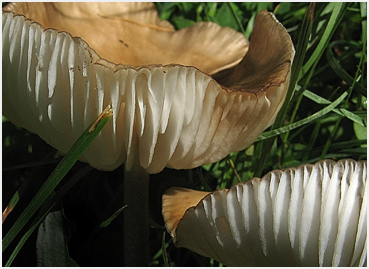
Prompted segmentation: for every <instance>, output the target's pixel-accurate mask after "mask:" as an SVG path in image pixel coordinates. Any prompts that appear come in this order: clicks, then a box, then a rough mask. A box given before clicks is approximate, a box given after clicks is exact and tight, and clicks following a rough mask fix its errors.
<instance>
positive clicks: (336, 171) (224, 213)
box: [162, 159, 367, 266]
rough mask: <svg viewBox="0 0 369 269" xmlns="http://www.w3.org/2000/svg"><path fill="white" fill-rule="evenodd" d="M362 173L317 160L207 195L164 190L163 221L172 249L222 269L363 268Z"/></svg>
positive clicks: (354, 166)
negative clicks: (210, 261) (288, 268)
mask: <svg viewBox="0 0 369 269" xmlns="http://www.w3.org/2000/svg"><path fill="white" fill-rule="evenodd" d="M366 169H367V167H366V161H360V162H356V161H353V160H349V159H346V160H341V161H338V162H337V163H336V162H333V161H331V160H323V161H320V162H317V163H316V164H314V165H311V164H308V165H302V166H299V167H297V168H289V169H286V170H275V171H272V172H269V173H268V174H267V175H265V176H264V177H263V178H261V179H260V178H254V179H252V180H249V181H247V182H246V183H239V184H237V185H235V186H233V187H232V188H231V189H229V190H227V189H220V190H216V191H215V192H213V193H210V194H209V193H207V192H199V191H193V190H188V189H184V188H171V189H169V190H167V191H166V193H165V194H164V195H163V210H162V213H163V217H164V221H165V225H166V227H167V230H168V232H169V233H170V234H171V235H172V237H173V239H174V243H175V245H176V246H177V247H186V248H188V249H190V250H192V251H194V252H197V253H199V254H200V255H203V256H206V257H211V258H213V259H215V260H217V261H219V262H221V263H224V264H226V265H228V266H363V265H365V264H366V260H367V253H366V236H367V228H366V225H367V191H366ZM195 204H197V205H196V206H194V205H195ZM183 212H185V213H184V214H183Z"/></svg>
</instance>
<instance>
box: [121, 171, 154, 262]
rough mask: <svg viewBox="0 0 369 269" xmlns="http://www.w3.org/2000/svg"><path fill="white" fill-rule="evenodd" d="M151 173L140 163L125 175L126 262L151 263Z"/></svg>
mask: <svg viewBox="0 0 369 269" xmlns="http://www.w3.org/2000/svg"><path fill="white" fill-rule="evenodd" d="M148 194H149V174H148V173H147V172H146V171H145V170H144V169H143V168H142V167H141V166H139V165H137V166H136V167H133V168H132V169H131V170H130V171H127V170H125V175H124V204H125V205H127V208H126V209H125V210H124V264H125V266H148V265H149V217H148V212H149V210H148V207H149V205H148V202H149V200H148Z"/></svg>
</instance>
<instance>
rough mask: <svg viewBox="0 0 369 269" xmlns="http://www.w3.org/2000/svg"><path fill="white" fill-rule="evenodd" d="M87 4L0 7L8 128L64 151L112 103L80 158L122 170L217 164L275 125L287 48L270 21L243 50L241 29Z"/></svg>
mask: <svg viewBox="0 0 369 269" xmlns="http://www.w3.org/2000/svg"><path fill="white" fill-rule="evenodd" d="M89 4H90V3H74V4H70V3H57V4H55V3H54V4H53V3H20V4H16V5H12V6H10V7H8V8H6V11H3V113H4V115H5V116H6V117H7V118H9V119H10V120H11V121H13V122H14V123H15V124H17V125H20V126H22V127H24V128H26V129H28V130H30V131H31V132H35V133H37V134H38V135H39V136H40V137H41V138H42V139H44V140H45V141H46V142H47V143H49V144H50V145H52V146H54V147H55V148H57V149H58V150H60V151H61V152H63V153H65V152H67V151H68V150H69V148H70V146H71V145H72V144H73V142H74V141H75V140H76V139H77V138H78V136H79V135H80V134H81V133H82V132H83V130H84V129H85V128H86V127H87V126H88V125H89V124H90V123H91V122H92V121H93V119H94V118H96V117H97V115H98V114H99V113H101V111H102V110H103V108H104V107H106V105H108V104H109V103H112V105H113V114H114V116H113V120H112V121H111V122H110V123H109V124H108V125H107V126H106V127H105V128H104V130H103V131H102V132H101V134H100V135H99V136H98V138H97V139H95V141H94V142H93V144H92V145H91V146H90V147H89V148H88V150H87V151H86V152H85V154H84V157H83V161H86V162H88V163H90V164H91V165H92V166H94V167H95V168H98V169H104V170H111V169H115V168H116V167H118V166H119V165H121V164H122V163H126V168H127V169H128V170H129V169H131V166H132V163H133V160H134V159H135V158H138V159H139V163H140V165H141V166H142V167H144V168H145V169H146V171H147V172H149V173H157V172H160V171H161V170H162V169H163V168H164V167H165V166H168V167H173V168H177V169H187V168H193V167H196V166H199V165H202V164H207V163H213V162H216V161H218V160H220V159H222V158H224V157H225V156H226V155H227V154H229V153H230V152H233V151H238V150H242V149H244V148H245V147H247V146H249V145H251V144H252V143H253V142H254V140H255V139H256V138H257V137H258V136H259V135H260V133H261V132H262V131H263V130H264V129H265V128H267V127H268V126H269V125H270V124H271V123H272V122H273V121H274V118H275V116H276V114H277V112H278V110H279V108H280V107H281V105H282V103H283V101H284V98H285V95H286V91H287V88H288V84H289V76H290V68H291V62H292V59H293V55H294V50H293V45H292V42H291V40H290V37H289V36H288V34H287V33H286V31H285V29H284V28H283V26H282V25H281V24H280V23H278V22H277V21H276V19H275V18H274V16H273V15H272V14H270V13H268V12H261V13H260V14H259V15H258V17H257V19H256V22H255V31H254V32H253V36H252V38H251V44H250V50H249V52H248V53H246V51H247V49H248V43H247V41H246V40H245V38H244V37H243V36H242V34H240V33H236V32H235V31H233V30H231V29H229V28H221V27H219V26H218V25H216V24H214V23H209V22H208V23H199V24H196V25H194V26H193V27H189V28H185V29H182V30H179V31H174V30H173V29H172V28H171V27H170V26H169V24H168V23H165V22H162V21H160V20H159V19H158V18H157V14H156V13H155V14H156V17H155V16H153V15H152V14H153V12H154V11H153V6H152V5H151V4H147V5H148V6H147V7H148V8H147V10H149V11H148V12H149V13H150V15H140V14H141V13H142V12H143V13H144V11H146V8H145V5H146V4H143V3H142V4H137V5H131V6H133V10H134V13H135V15H132V16H131V15H126V13H127V12H128V11H127V8H122V11H120V10H119V7H120V5H122V6H124V5H125V3H120V4H118V3H114V4H109V5H111V6H112V7H114V12H113V11H111V9H109V8H105V3H101V4H94V5H91V6H90V5H89ZM39 5H40V6H39ZM86 5H87V6H88V7H87V8H84V7H85V6H86ZM95 5H96V6H95ZM109 5H108V4H107V6H109ZM128 6H130V5H128ZM36 7H37V8H36ZM128 10H129V9H128ZM46 11H47V12H46ZM155 12H156V11H155ZM17 13H20V14H23V16H19V15H15V14H17ZM136 13H137V14H136ZM122 14H123V15H122ZM79 16H81V17H79ZM144 18H149V19H147V21H144V22H137V21H134V20H136V19H140V20H141V19H143V20H146V19H144ZM30 19H31V20H30ZM32 20H33V21H37V23H35V22H33V21H32ZM45 28H50V29H45ZM51 28H55V29H57V30H58V31H57V30H53V29H51ZM107 29H109V31H107ZM271 29H272V30H271ZM85 30H87V31H85ZM60 31H65V32H60ZM67 31H68V32H67ZM70 33H71V34H72V35H75V36H82V39H81V38H76V37H72V35H71V34H70ZM254 40H255V42H256V41H257V42H261V43H262V45H260V44H259V45H258V44H256V45H252V43H253V42H254ZM85 41H87V43H86V42H85ZM121 41H123V43H122V42H121ZM126 45H128V46H126ZM260 47H261V48H260ZM264 50H266V51H264ZM273 51H274V53H273ZM245 53H246V56H245V57H244V59H243V60H242V57H243V55H244V54H245ZM269 58H270V59H269ZM278 59H279V61H278ZM241 60H242V61H241ZM269 60H270V65H268V61H269ZM150 64H155V65H150ZM167 64H169V65H167ZM237 64H239V66H237ZM235 66H237V67H235ZM247 66H251V67H252V68H251V69H250V68H249V67H247ZM222 70H223V72H221V71H222ZM255 70H257V73H255V72H254V71H255ZM217 72H221V73H218V74H219V76H217V74H216V73H217ZM227 72H228V76H230V77H232V78H234V80H233V79H232V81H231V82H229V79H228V80H227V78H228V76H224V74H225V73H227ZM209 74H214V77H215V78H217V79H218V80H219V81H220V82H222V81H224V85H221V84H219V83H218V82H217V81H216V80H214V79H213V78H212V77H210V76H209Z"/></svg>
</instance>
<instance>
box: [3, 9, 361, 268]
mask: <svg viewBox="0 0 369 269" xmlns="http://www.w3.org/2000/svg"><path fill="white" fill-rule="evenodd" d="M308 6H309V3H282V4H278V3H249V2H247V3H192V2H191V3H171V2H166V3H157V8H158V12H159V15H160V17H161V18H162V19H165V20H169V21H170V22H171V23H172V24H173V25H174V26H175V27H176V28H177V29H179V28H182V27H186V26H190V25H193V24H194V23H196V22H198V21H214V22H216V23H218V24H220V25H221V26H228V27H232V28H234V29H236V30H237V31H240V32H243V33H244V34H245V36H246V37H250V35H251V32H252V28H253V22H254V19H255V16H256V14H257V12H258V11H259V10H262V9H267V10H269V11H272V12H273V11H274V13H275V15H276V17H277V18H278V20H279V21H280V22H281V23H282V24H283V25H284V26H285V27H286V29H287V31H288V32H289V34H290V35H291V38H292V40H293V42H294V44H295V47H296V48H298V47H299V46H300V47H303V46H301V42H303V40H304V39H305V40H307V48H306V55H305V56H304V54H305V49H303V50H302V51H297V54H296V59H295V62H299V61H300V62H301V63H302V68H301V70H300V69H299V68H298V67H296V64H295V65H294V68H295V70H294V72H295V74H296V88H295V91H294V94H293V96H292V99H291V101H290V103H289V105H288V107H287V109H286V114H285V116H284V118H281V119H280V122H279V123H278V124H275V125H274V126H273V127H272V128H274V130H271V129H268V130H266V131H265V132H264V134H263V135H262V136H261V137H260V138H259V140H258V141H257V142H256V143H254V145H252V146H251V147H249V148H248V149H245V150H244V151H241V152H237V153H232V154H230V155H229V156H228V157H226V158H225V159H224V160H222V161H220V162H218V163H215V164H212V165H207V166H204V167H200V168H196V169H193V170H190V171H175V170H170V169H166V170H164V171H163V172H161V173H160V174H157V175H153V176H151V180H150V223H151V230H150V250H151V255H152V260H151V265H153V266H163V265H172V266H219V264H218V263H217V262H215V261H213V260H211V259H207V258H204V257H201V256H199V255H197V254H195V253H193V252H191V251H189V250H187V249H177V248H175V247H174V245H173V243H172V241H171V239H170V236H169V235H168V234H167V233H166V232H165V228H164V224H163V220H162V217H161V195H162V194H163V192H164V191H165V190H166V189H167V188H169V187H171V186H185V187H189V188H194V189H202V190H215V189H218V188H229V187H230V186H232V185H234V184H236V183H237V182H239V181H246V180H249V179H250V178H252V177H254V176H263V175H264V174H265V173H267V172H268V171H270V170H273V169H280V168H287V167H292V166H298V165H301V164H304V163H314V162H316V161H318V160H321V159H324V158H330V159H334V160H339V159H343V158H352V159H355V160H362V159H366V156H367V155H366V152H367V126H366V123H367V112H366V110H367V97H366V94H367V93H366V85H367V69H366V68H367V67H366V62H367V59H366V56H367V54H366V52H367V50H366V41H367V36H366V33H367V26H366V22H367V10H366V3H316V6H315V10H314V20H313V21H312V24H311V35H309V27H307V28H306V27H304V26H303V25H302V21H303V19H304V16H305V14H306V12H307V10H308ZM299 42H300V44H298V43H299ZM340 98H341V99H342V100H341V99H340ZM332 103H333V105H332ZM2 131H3V133H2V135H3V136H2V142H3V181H2V182H3V183H2V184H3V201H2V202H3V210H4V208H5V207H6V205H7V204H8V203H9V201H10V199H11V197H12V196H13V194H14V193H15V192H16V191H17V190H18V189H19V188H20V186H22V187H21V188H20V189H19V193H20V194H21V199H20V201H19V203H18V205H17V207H16V208H15V210H14V211H13V212H12V213H11V214H10V215H9V217H8V219H7V221H6V222H5V223H4V225H3V234H5V232H6V231H7V230H9V228H10V226H11V224H12V223H14V221H15V219H16V218H17V217H18V216H19V214H20V213H21V212H22V211H23V210H24V208H25V207H26V206H27V205H28V203H29V201H30V199H31V197H32V196H33V195H34V194H35V192H36V191H37V190H38V189H39V187H40V185H41V184H42V183H43V182H44V181H45V180H46V178H48V176H49V175H50V174H51V172H52V171H53V169H54V168H55V167H56V165H57V164H58V162H59V161H60V159H61V158H60V156H58V155H57V152H56V151H55V150H54V149H53V148H51V147H50V146H48V145H47V144H45V143H44V142H43V141H42V140H41V139H39V138H38V137H37V136H36V135H34V134H31V133H29V132H27V131H25V130H23V129H20V128H18V127H16V126H14V125H12V124H11V123H10V122H9V121H7V120H6V119H5V118H4V117H3V129H2ZM268 137H271V138H269V139H267V138H268ZM123 174H124V171H123V168H119V169H117V170H115V171H112V172H101V171H97V170H94V169H92V168H91V167H89V166H88V165H86V164H83V163H79V162H78V163H77V164H76V165H75V166H74V167H73V168H72V169H71V170H70V171H69V173H68V174H67V176H66V177H65V178H64V179H63V181H62V184H61V186H62V187H58V188H57V189H56V191H55V193H58V192H59V191H60V190H63V191H64V190H65V188H64V189H63V186H67V185H66V183H67V182H74V183H75V182H76V183H75V184H74V186H73V187H71V188H70V189H69V190H68V191H67V192H66V193H65V195H64V196H63V197H62V198H59V199H56V200H55V201H56V205H55V206H54V208H53V211H54V212H55V214H52V215H49V218H48V222H46V225H44V226H43V228H42V229H40V230H39V232H38V233H37V230H38V229H36V232H33V233H32V234H31V236H30V238H29V240H27V242H26V244H25V246H24V247H23V248H22V249H21V251H20V253H19V254H18V256H17V257H16V259H15V260H14V262H13V265H15V266H35V265H48V262H49V265H50V266H57V265H76V264H78V265H80V266H121V265H122V256H123V255H122V251H123V250H122V236H123V233H122V217H121V215H118V216H117V217H116V218H115V219H114V220H112V221H111V222H110V224H109V225H105V226H104V225H103V226H104V227H102V226H101V225H100V224H101V223H103V221H104V220H106V219H107V218H109V216H111V215H113V213H114V212H116V211H117V210H118V209H120V208H122V207H123V206H124V205H123V197H122V198H119V197H118V198H117V197H115V193H116V190H117V189H119V186H120V185H121V184H122V182H123ZM114 197H115V198H114ZM113 199H114V203H112V202H111V201H113ZM60 210H61V211H60ZM58 212H59V213H58ZM60 212H62V213H63V214H60ZM44 224H45V223H44ZM48 225H54V226H52V227H53V228H52V229H50V228H48V227H49V226H48ZM55 225H56V226H55ZM55 227H57V228H58V229H56V228H55ZM29 228H30V227H29V226H25V227H24V230H23V231H27V229H29ZM50 231H54V232H55V231H56V232H55V233H57V234H56V235H52V236H53V238H57V237H55V236H60V235H61V240H53V242H50V240H48V239H47V238H48V236H49V237H50V235H49V234H47V233H50ZM38 234H39V235H44V237H42V236H39V237H37V235H38ZM45 234H46V235H48V236H46V237H45ZM45 238H46V239H45ZM18 240H19V238H18ZM49 243H53V244H54V245H53V246H48V247H47V248H51V247H52V248H56V249H59V250H60V251H59V253H64V256H63V257H62V258H61V259H60V257H59V259H55V260H51V258H48V256H46V258H45V256H42V254H44V253H45V244H49ZM55 244H57V245H55ZM36 246H37V248H36ZM42 246H44V247H42ZM14 247H15V244H14V243H13V244H12V245H11V246H10V249H13V248H14ZM10 253H11V252H10V251H9V250H7V251H6V252H4V255H3V261H4V263H5V262H6V261H7V260H8V258H9V256H10ZM43 257H44V258H43ZM50 263H51V264H50Z"/></svg>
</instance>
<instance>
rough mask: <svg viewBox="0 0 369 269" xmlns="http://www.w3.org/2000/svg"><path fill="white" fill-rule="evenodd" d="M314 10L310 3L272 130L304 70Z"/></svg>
mask: <svg viewBox="0 0 369 269" xmlns="http://www.w3.org/2000/svg"><path fill="white" fill-rule="evenodd" d="M314 9H315V3H310V5H309V8H308V10H307V12H306V14H305V17H304V20H303V21H302V25H301V32H300V35H299V38H298V41H297V48H296V55H295V59H294V62H293V64H292V68H291V79H290V85H289V87H288V92H287V96H286V100H285V102H284V103H283V105H282V108H281V110H280V111H279V113H278V115H277V118H276V120H275V122H274V124H273V125H272V127H271V129H272V130H273V129H277V128H279V127H281V126H282V125H283V122H284V117H285V115H286V113H287V109H288V107H289V103H290V100H291V97H292V96H293V93H294V89H295V87H296V84H297V81H298V77H299V74H300V70H301V68H302V64H303V61H304V59H305V54H306V49H307V46H308V43H309V39H310V33H311V29H312V25H313V18H314ZM274 138H275V137H271V138H269V139H268V140H266V141H265V143H264V145H263V150H262V154H261V156H260V159H259V162H257V165H256V168H255V170H254V171H255V174H254V176H256V177H260V176H261V173H262V170H263V167H264V164H265V161H266V157H267V156H268V154H267V153H268V152H269V151H270V149H271V147H272V145H273V143H274Z"/></svg>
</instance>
